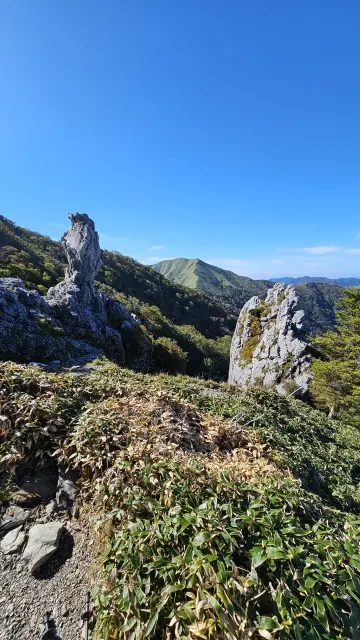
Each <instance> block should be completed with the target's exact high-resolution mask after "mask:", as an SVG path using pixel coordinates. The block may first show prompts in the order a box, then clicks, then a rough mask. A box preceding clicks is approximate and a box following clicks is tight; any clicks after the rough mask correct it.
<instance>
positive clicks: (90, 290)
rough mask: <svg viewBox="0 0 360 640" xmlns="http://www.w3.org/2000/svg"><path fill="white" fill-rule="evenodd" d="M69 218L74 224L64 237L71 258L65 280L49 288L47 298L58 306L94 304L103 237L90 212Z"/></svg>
mask: <svg viewBox="0 0 360 640" xmlns="http://www.w3.org/2000/svg"><path fill="white" fill-rule="evenodd" d="M69 218H70V220H71V225H72V226H71V228H70V229H69V230H68V231H66V233H64V235H63V237H62V238H61V243H62V245H63V247H64V251H65V255H66V259H67V261H68V266H67V269H66V275H65V280H63V281H62V282H60V283H59V284H57V285H56V286H55V287H52V288H51V289H49V291H48V293H47V296H46V298H47V300H48V301H49V303H50V304H51V305H54V306H64V305H65V306H69V307H73V306H76V305H79V304H81V305H91V304H92V303H93V302H94V300H96V293H95V289H94V280H95V276H96V274H97V273H98V271H100V269H101V265H102V261H101V254H100V245H99V236H98V234H97V232H96V231H95V225H94V222H93V220H90V218H89V216H87V215H86V213H70V214H69Z"/></svg>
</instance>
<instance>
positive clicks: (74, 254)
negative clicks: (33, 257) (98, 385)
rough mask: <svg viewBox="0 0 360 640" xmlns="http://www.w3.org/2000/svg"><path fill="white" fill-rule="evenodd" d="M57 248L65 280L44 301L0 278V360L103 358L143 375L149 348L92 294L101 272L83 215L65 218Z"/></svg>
mask: <svg viewBox="0 0 360 640" xmlns="http://www.w3.org/2000/svg"><path fill="white" fill-rule="evenodd" d="M69 217H70V220H71V225H72V226H71V228H70V229H69V230H68V231H67V232H66V233H65V234H64V236H63V238H62V240H61V241H62V244H63V247H64V250H65V254H66V257H67V260H68V267H67V270H66V275H65V279H64V280H63V281H62V282H60V283H59V284H57V285H56V286H55V287H52V288H51V289H49V291H48V293H47V295H46V297H45V298H44V297H42V296H41V295H40V294H39V293H38V292H37V291H29V290H27V289H26V288H25V285H24V283H23V282H22V280H20V279H19V278H0V358H1V359H3V360H16V361H20V362H29V361H34V360H35V361H40V362H52V361H58V362H60V363H61V364H81V363H83V362H87V361H89V360H92V359H94V358H96V357H98V356H100V355H101V354H102V353H105V354H106V355H107V356H108V357H109V358H111V359H112V360H115V361H116V362H118V363H119V364H121V365H125V364H126V365H127V366H131V367H133V368H135V369H140V370H143V371H146V370H148V369H149V367H150V345H149V342H148V340H147V338H146V336H145V334H144V333H143V331H142V329H141V327H139V321H138V320H137V318H136V317H135V316H134V315H133V314H131V313H129V311H128V310H127V308H126V306H125V305H124V304H122V303H120V302H118V301H117V300H114V299H113V298H111V297H110V296H108V295H107V294H104V293H100V294H98V293H96V291H95V289H94V278H95V276H96V274H97V272H98V271H99V269H100V268H101V254H100V246H99V238H98V234H97V232H96V231H95V226H94V223H93V221H92V220H90V218H89V217H88V216H87V215H86V214H80V213H76V214H70V216H69Z"/></svg>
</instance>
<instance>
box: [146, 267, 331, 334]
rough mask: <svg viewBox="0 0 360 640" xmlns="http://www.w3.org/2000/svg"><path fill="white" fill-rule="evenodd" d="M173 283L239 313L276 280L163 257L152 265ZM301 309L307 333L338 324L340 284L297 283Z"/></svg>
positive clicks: (325, 329) (263, 295)
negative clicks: (250, 300) (202, 294)
mask: <svg viewBox="0 0 360 640" xmlns="http://www.w3.org/2000/svg"><path fill="white" fill-rule="evenodd" d="M153 269H155V270H156V271H158V272H159V273H162V274H163V275H164V276H165V277H166V278H168V279H169V280H171V281H172V282H177V283H181V284H183V285H185V286H187V287H191V288H196V289H198V291H203V292H206V293H208V294H209V295H211V296H212V297H213V298H217V299H218V300H220V301H221V302H222V303H223V305H224V306H225V307H226V309H227V310H228V311H231V313H238V312H239V310H240V309H241V307H242V306H243V305H244V304H245V302H247V300H249V298H251V297H252V296H259V297H260V298H264V297H265V296H266V292H267V290H268V288H269V287H271V286H273V282H270V281H268V280H252V279H251V278H246V277H244V276H239V275H237V274H236V273H233V272H232V271H226V270H225V269H220V268H219V267H215V266H213V265H211V264H207V263H206V262H203V261H202V260H199V259H197V258H194V259H191V260H189V259H186V258H176V259H175V260H163V261H162V262H159V263H158V264H155V265H153ZM295 288H296V290H297V293H298V295H299V298H300V308H301V309H303V310H304V311H305V320H304V330H305V332H306V333H307V334H314V333H321V332H323V331H328V330H329V329H331V328H332V327H333V326H334V323H335V306H336V303H337V301H338V300H339V299H340V298H341V296H342V293H343V290H342V288H341V287H339V286H336V285H333V284H329V283H314V282H309V283H306V284H299V285H295Z"/></svg>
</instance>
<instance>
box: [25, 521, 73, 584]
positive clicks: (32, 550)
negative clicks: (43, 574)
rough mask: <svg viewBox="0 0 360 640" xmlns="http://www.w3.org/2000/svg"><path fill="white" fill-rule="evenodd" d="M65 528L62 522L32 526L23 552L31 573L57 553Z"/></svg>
mask: <svg viewBox="0 0 360 640" xmlns="http://www.w3.org/2000/svg"><path fill="white" fill-rule="evenodd" d="M63 529H64V525H63V524H62V522H48V523H46V524H34V526H33V527H31V529H30V531H29V538H28V542H27V545H26V547H25V551H24V553H23V560H24V561H25V563H26V564H27V566H28V569H29V571H30V573H34V572H35V571H36V570H37V569H39V567H41V566H42V565H43V564H44V563H45V562H46V561H47V560H49V558H51V556H52V555H53V554H54V553H55V551H56V550H57V549H58V547H59V542H60V538H61V534H62V531H63Z"/></svg>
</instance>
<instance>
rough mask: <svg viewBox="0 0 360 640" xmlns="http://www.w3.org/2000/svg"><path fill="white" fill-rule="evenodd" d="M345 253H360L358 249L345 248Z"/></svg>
mask: <svg viewBox="0 0 360 640" xmlns="http://www.w3.org/2000/svg"><path fill="white" fill-rule="evenodd" d="M345 253H360V249H345Z"/></svg>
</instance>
